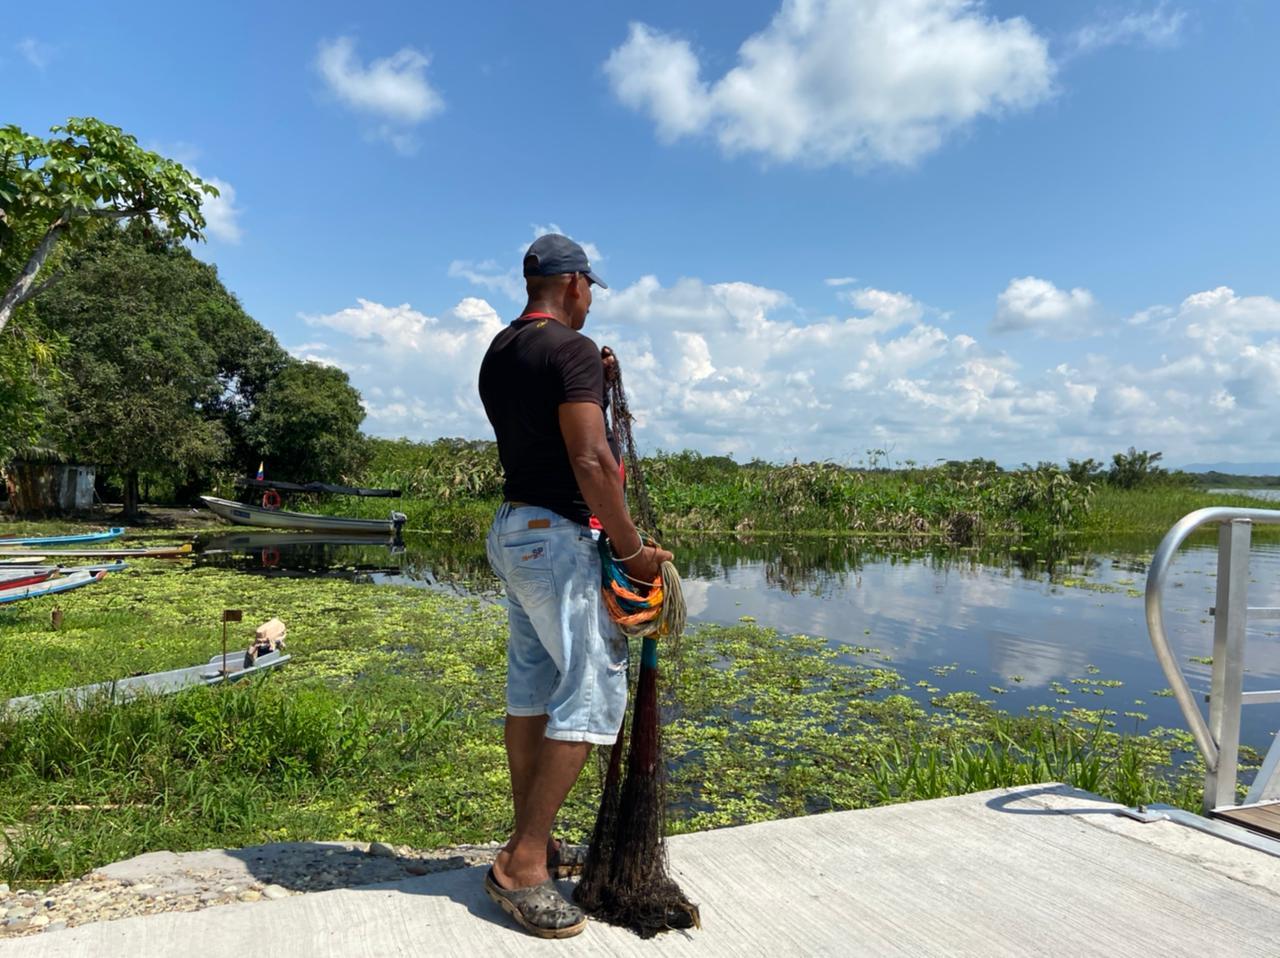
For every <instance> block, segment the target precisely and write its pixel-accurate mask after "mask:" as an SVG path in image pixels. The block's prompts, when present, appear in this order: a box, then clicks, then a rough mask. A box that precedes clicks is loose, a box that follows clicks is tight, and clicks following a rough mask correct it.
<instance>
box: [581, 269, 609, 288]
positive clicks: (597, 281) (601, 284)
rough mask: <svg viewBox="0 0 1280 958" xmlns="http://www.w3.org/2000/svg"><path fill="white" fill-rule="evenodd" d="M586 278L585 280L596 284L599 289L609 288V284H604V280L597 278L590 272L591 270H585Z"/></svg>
mask: <svg viewBox="0 0 1280 958" xmlns="http://www.w3.org/2000/svg"><path fill="white" fill-rule="evenodd" d="M586 276H587V279H589V280H591V282H593V283H595V284H596V285H597V286H599V287H600V288H601V289H608V288H609V284H608V283H606V282H605V281H604V280H602V279H601V278H600V277H599V276H597V275H596V274H595V273H593V272H591V270H587V271H586Z"/></svg>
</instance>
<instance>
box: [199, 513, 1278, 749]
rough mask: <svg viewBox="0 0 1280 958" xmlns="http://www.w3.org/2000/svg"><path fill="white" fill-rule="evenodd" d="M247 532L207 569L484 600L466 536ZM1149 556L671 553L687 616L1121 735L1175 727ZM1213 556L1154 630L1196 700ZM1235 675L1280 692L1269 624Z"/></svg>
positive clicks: (1195, 568) (1264, 561) (1176, 584)
mask: <svg viewBox="0 0 1280 958" xmlns="http://www.w3.org/2000/svg"><path fill="white" fill-rule="evenodd" d="M267 535H272V534H267ZM254 536H255V534H252V533H250V534H247V535H245V536H240V537H237V538H238V539H239V540H240V541H241V544H240V545H239V547H237V548H228V549H227V550H226V551H224V552H220V553H214V554H210V555H208V556H206V557H205V558H204V559H203V561H206V562H220V563H224V564H225V563H232V564H234V565H235V567H236V568H240V569H242V570H243V571H245V572H251V573H255V574H265V575H289V576H305V575H339V576H344V577H348V578H352V579H357V580H359V581H364V582H368V583H369V584H370V585H372V586H376V585H378V584H397V585H414V586H419V587H425V588H433V589H447V590H449V591H453V592H459V593H470V594H483V595H488V596H493V597H496V589H497V584H496V582H495V581H494V580H493V579H492V577H491V576H490V574H489V572H488V569H487V566H486V564H485V560H484V556H483V545H482V544H480V543H468V544H465V545H463V546H462V547H458V546H457V545H456V544H452V543H449V542H448V541H447V540H444V539H443V538H433V537H430V536H415V537H410V538H409V539H408V540H407V545H406V548H404V549H402V550H395V549H391V548H388V547H386V546H378V545H360V546H356V545H329V544H325V543H324V542H323V541H319V540H316V541H310V542H306V543H304V544H300V545H297V546H290V545H288V544H283V545H282V544H279V543H277V544H272V545H256V546H255V545H253V544H252V543H253V540H254ZM277 538H279V537H277ZM230 542H231V540H230V539H224V540H223V544H224V545H228V544H229V543H230ZM1155 545H1156V543H1155V542H1151V543H1136V544H1135V543H1120V544H1116V545H1111V546H1105V547H1093V548H1091V549H1089V550H1087V551H1078V552H1074V553H1072V552H1067V553H1064V554H1059V555H1046V554H1037V553H1034V552H1030V551H1010V550H1009V549H1008V548H1007V547H1006V548H1005V550H1004V551H1003V552H1000V551H985V550H946V549H938V548H924V547H910V546H895V547H881V546H877V545H875V544H874V543H873V544H868V543H867V542H866V541H865V540H849V539H823V538H803V537H795V538H767V539H766V538H758V539H756V540H755V541H748V542H743V541H739V540H725V539H704V538H685V539H682V540H680V539H678V540H675V541H674V543H673V546H674V549H675V551H676V553H677V561H678V564H679V565H680V567H681V570H682V574H683V576H684V591H685V596H686V600H687V602H688V606H689V615H690V619H691V621H693V622H694V623H698V622H708V623H719V624H725V625H731V624H734V623H737V622H740V621H744V620H746V621H753V622H755V623H756V624H758V625H760V626H766V627H769V628H773V629H776V630H777V631H778V632H779V633H782V634H784V635H787V634H794V633H803V634H806V635H815V636H822V637H824V638H825V639H827V640H828V641H829V642H830V643H831V644H832V646H833V647H834V648H836V649H841V650H845V651H848V652H849V653H850V655H851V656H852V655H855V652H854V650H855V649H857V648H859V647H869V648H872V649H875V650H877V651H876V652H874V653H860V655H861V661H863V662H867V661H871V662H879V661H884V662H885V664H887V665H888V666H889V667H891V668H893V669H895V670H896V671H898V672H899V673H901V674H902V675H903V677H904V678H905V679H906V680H907V682H908V683H909V684H910V685H911V689H910V694H912V695H914V696H915V697H917V698H918V699H920V700H921V701H928V699H929V698H931V697H933V696H936V695H938V694H940V693H945V692H954V691H974V692H977V693H979V694H980V695H981V696H982V697H983V698H987V699H991V700H992V701H994V702H995V704H996V705H997V706H998V707H1000V708H1002V709H1004V710H1006V711H1009V712H1014V713H1018V712H1021V711H1023V710H1024V709H1025V708H1026V707H1027V706H1033V705H1046V704H1047V705H1054V706H1056V707H1058V708H1059V709H1061V710H1065V709H1068V708H1072V707H1082V708H1089V709H1110V710H1113V711H1114V712H1115V713H1116V716H1115V719H1114V720H1115V721H1116V722H1117V723H1118V724H1119V726H1120V727H1121V728H1123V729H1138V730H1145V729H1149V728H1151V727H1153V726H1158V725H1165V726H1171V727H1176V728H1184V727H1185V724H1184V722H1183V720H1182V717H1181V713H1180V712H1179V710H1178V708H1177V705H1176V703H1175V701H1174V700H1173V699H1172V698H1168V697H1162V696H1160V695H1158V694H1156V693H1158V692H1160V691H1161V690H1163V689H1165V688H1166V682H1165V679H1164V675H1163V673H1162V672H1161V671H1160V668H1159V666H1158V664H1157V662H1156V658H1155V653H1154V651H1153V650H1152V648H1151V643H1150V640H1149V638H1148V636H1147V630H1146V620H1145V614H1144V606H1143V597H1142V596H1143V589H1144V588H1145V585H1146V570H1147V564H1148V562H1149V561H1150V551H1151V550H1153V549H1154V547H1155ZM1216 563H1217V558H1216V549H1215V548H1214V545H1213V540H1212V538H1211V537H1210V538H1205V539H1203V540H1199V539H1197V540H1194V541H1193V543H1191V544H1189V545H1188V546H1187V547H1185V548H1184V550H1183V551H1182V553H1181V554H1180V555H1179V557H1178V559H1177V560H1176V562H1175V563H1174V566H1173V568H1172V570H1171V574H1170V577H1169V581H1168V588H1167V592H1166V601H1165V618H1166V628H1167V630H1168V633H1169V637H1170V641H1171V643H1172V646H1173V648H1174V650H1175V653H1176V655H1177V657H1178V661H1179V662H1180V663H1181V664H1182V666H1183V669H1184V671H1185V673H1186V675H1187V679H1188V681H1189V683H1190V684H1191V687H1192V689H1193V690H1195V691H1196V693H1197V695H1199V694H1200V693H1202V692H1205V691H1207V690H1208V684H1209V671H1210V669H1209V666H1208V665H1207V664H1204V663H1201V662H1197V661H1194V658H1195V657H1207V656H1208V655H1210V653H1211V652H1212V642H1213V620H1212V618H1211V617H1210V616H1209V614H1208V609H1209V607H1210V606H1211V605H1213V604H1214V600H1215V588H1216V572H1217V568H1216ZM1250 577H1251V584H1250V592H1249V604H1250V605H1252V606H1280V544H1276V543H1275V542H1268V541H1265V540H1260V541H1256V542H1255V543H1254V549H1253V554H1252V557H1251V565H1250ZM1246 667H1247V669H1248V672H1247V673H1246V676H1245V687H1246V689H1264V688H1280V620H1257V621H1255V622H1253V623H1251V624H1250V628H1249V645H1248V649H1247V656H1246ZM1116 682H1118V683H1120V684H1119V685H1115V684H1112V683H1116ZM1100 683H1106V684H1100ZM1126 712H1130V713H1144V714H1145V715H1147V716H1148V718H1147V719H1146V720H1141V719H1138V718H1135V717H1132V716H1125V714H1124V713H1126ZM1278 725H1280V706H1277V705H1273V706H1268V705H1257V706H1251V707H1248V708H1246V709H1245V715H1244V728H1243V739H1244V741H1245V743H1246V744H1249V745H1252V746H1253V747H1255V748H1259V749H1265V748H1266V746H1267V744H1268V743H1269V741H1270V737H1271V734H1272V732H1274V730H1275V729H1276V728H1277V726H1278Z"/></svg>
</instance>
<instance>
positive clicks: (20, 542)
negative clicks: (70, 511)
mask: <svg viewBox="0 0 1280 958" xmlns="http://www.w3.org/2000/svg"><path fill="white" fill-rule="evenodd" d="M122 535H124V527H123V526H114V527H112V528H110V529H108V530H107V531H106V532H81V533H78V534H76V535H67V536H0V548H6V547H8V546H69V545H76V544H79V543H85V542H109V541H111V540H112V539H119V538H120V537H121V536H122Z"/></svg>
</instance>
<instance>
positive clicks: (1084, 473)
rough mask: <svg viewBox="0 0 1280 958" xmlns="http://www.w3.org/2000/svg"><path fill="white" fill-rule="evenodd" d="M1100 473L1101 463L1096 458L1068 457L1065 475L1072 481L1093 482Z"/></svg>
mask: <svg viewBox="0 0 1280 958" xmlns="http://www.w3.org/2000/svg"><path fill="white" fill-rule="evenodd" d="M1101 474H1102V463H1100V462H1098V460H1097V459H1068V460H1067V475H1068V476H1070V477H1071V481H1072V482H1079V483H1086V482H1093V481H1094V480H1095V479H1097V478H1098V477H1099V476H1100V475H1101Z"/></svg>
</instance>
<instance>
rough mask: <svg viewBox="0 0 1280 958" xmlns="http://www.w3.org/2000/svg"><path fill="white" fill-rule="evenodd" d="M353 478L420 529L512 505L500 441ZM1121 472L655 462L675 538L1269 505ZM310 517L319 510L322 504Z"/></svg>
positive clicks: (1113, 524)
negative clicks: (397, 495)
mask: <svg viewBox="0 0 1280 958" xmlns="http://www.w3.org/2000/svg"><path fill="white" fill-rule="evenodd" d="M370 451H371V458H370V461H369V465H368V467H367V469H366V470H365V471H364V472H363V473H361V474H360V475H359V476H357V477H352V478H353V481H356V482H358V483H359V484H360V485H364V486H377V487H382V488H397V489H400V490H402V491H403V493H404V498H403V499H401V500H400V503H399V505H398V508H399V509H401V511H403V512H405V513H406V514H407V515H408V516H409V523H408V525H409V527H410V528H412V529H419V530H432V531H441V532H449V533H451V534H454V535H462V536H479V535H482V534H483V532H484V530H485V529H486V528H487V527H488V523H489V520H490V518H491V517H492V514H493V510H494V508H495V507H496V505H497V504H498V502H499V501H500V500H501V496H502V468H501V465H500V464H499V462H498V455H497V449H496V446H495V445H494V444H493V443H491V442H482V441H475V440H461V439H441V440H437V441H436V442H432V443H415V442H410V441H408V440H403V439H402V440H394V441H393V440H373V441H372V443H371V450H370ZM1114 460H1115V461H1114V462H1113V464H1112V467H1111V469H1110V470H1109V471H1104V470H1103V469H1102V467H1101V465H1100V464H1099V463H1097V462H1095V461H1093V460H1085V461H1084V462H1077V461H1074V460H1071V461H1069V462H1068V464H1067V466H1066V467H1065V468H1064V467H1060V466H1058V465H1055V464H1053V463H1039V464H1037V465H1034V466H1032V465H1025V466H1023V467H1022V468H1020V469H1015V470H1005V469H1001V468H1000V467H999V466H998V465H997V464H996V463H994V462H992V461H990V460H985V459H972V460H968V461H964V462H959V461H956V462H947V463H940V464H936V465H929V466H924V465H918V464H915V463H909V462H908V463H901V464H896V465H894V466H893V467H890V466H889V465H888V464H887V463H886V461H885V459H884V457H883V454H882V453H881V452H879V451H877V450H872V451H871V452H870V453H869V454H868V456H867V458H866V460H865V461H864V462H862V463H859V464H857V465H844V464H839V463H835V462H830V461H827V462H807V463H804V462H792V463H786V464H773V463H767V462H761V461H752V462H748V463H738V462H735V461H734V460H733V459H730V458H729V457H727V456H704V455H701V454H699V453H696V452H690V451H687V450H686V451H684V452H679V453H665V452H658V453H655V454H654V455H652V456H649V457H647V458H645V459H644V460H643V461H642V466H643V469H644V474H645V478H646V481H647V486H648V490H649V494H650V497H651V498H652V500H653V503H654V506H655V508H656V509H657V512H658V516H659V522H660V523H661V525H662V528H663V531H664V532H668V533H669V532H674V531H696V532H720V533H724V532H730V533H759V534H767V533H796V532H806V533H815V532H817V533H835V534H844V535H856V536H891V537H899V538H900V537H911V536H914V537H931V538H936V539H941V540H944V541H947V542H950V543H954V544H958V545H970V544H973V543H976V542H979V541H986V540H1001V539H1014V538H1031V539H1035V540H1038V541H1044V540H1049V539H1052V538H1055V537H1062V536H1072V535H1084V536H1111V535H1123V534H1131V533H1141V534H1148V535H1157V536H1158V535H1160V534H1162V533H1163V532H1164V531H1165V530H1167V529H1168V528H1169V526H1170V525H1172V524H1173V523H1174V522H1176V521H1177V520H1178V519H1179V518H1180V517H1181V516H1182V515H1184V514H1186V513H1187V512H1190V511H1191V510H1193V509H1197V508H1201V507H1203V506H1206V505H1217V504H1231V505H1244V506H1251V507H1258V506H1260V505H1261V503H1260V502H1259V501H1258V500H1256V499H1250V498H1248V497H1244V496H1223V495H1220V494H1212V493H1209V492H1208V491H1207V490H1205V489H1203V488H1202V487H1198V486H1196V485H1195V484H1194V482H1193V479H1192V477H1190V476H1187V475H1185V474H1182V473H1169V472H1166V471H1165V470H1163V469H1161V468H1160V467H1159V466H1157V465H1156V464H1155V463H1157V462H1158V461H1159V454H1158V453H1147V452H1139V451H1137V450H1133V449H1130V450H1129V451H1128V452H1127V453H1117V454H1116V456H1115V457H1114ZM311 505H312V506H314V507H316V508H319V509H321V510H325V511H342V512H345V513H347V514H354V513H352V510H353V508H354V509H356V510H358V512H359V514H360V515H367V516H381V515H385V513H386V509H387V502H386V500H363V501H360V502H357V503H355V504H352V503H350V502H346V501H344V502H340V503H333V502H329V503H325V502H323V501H320V502H316V503H312V504H311ZM309 507H310V506H309Z"/></svg>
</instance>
